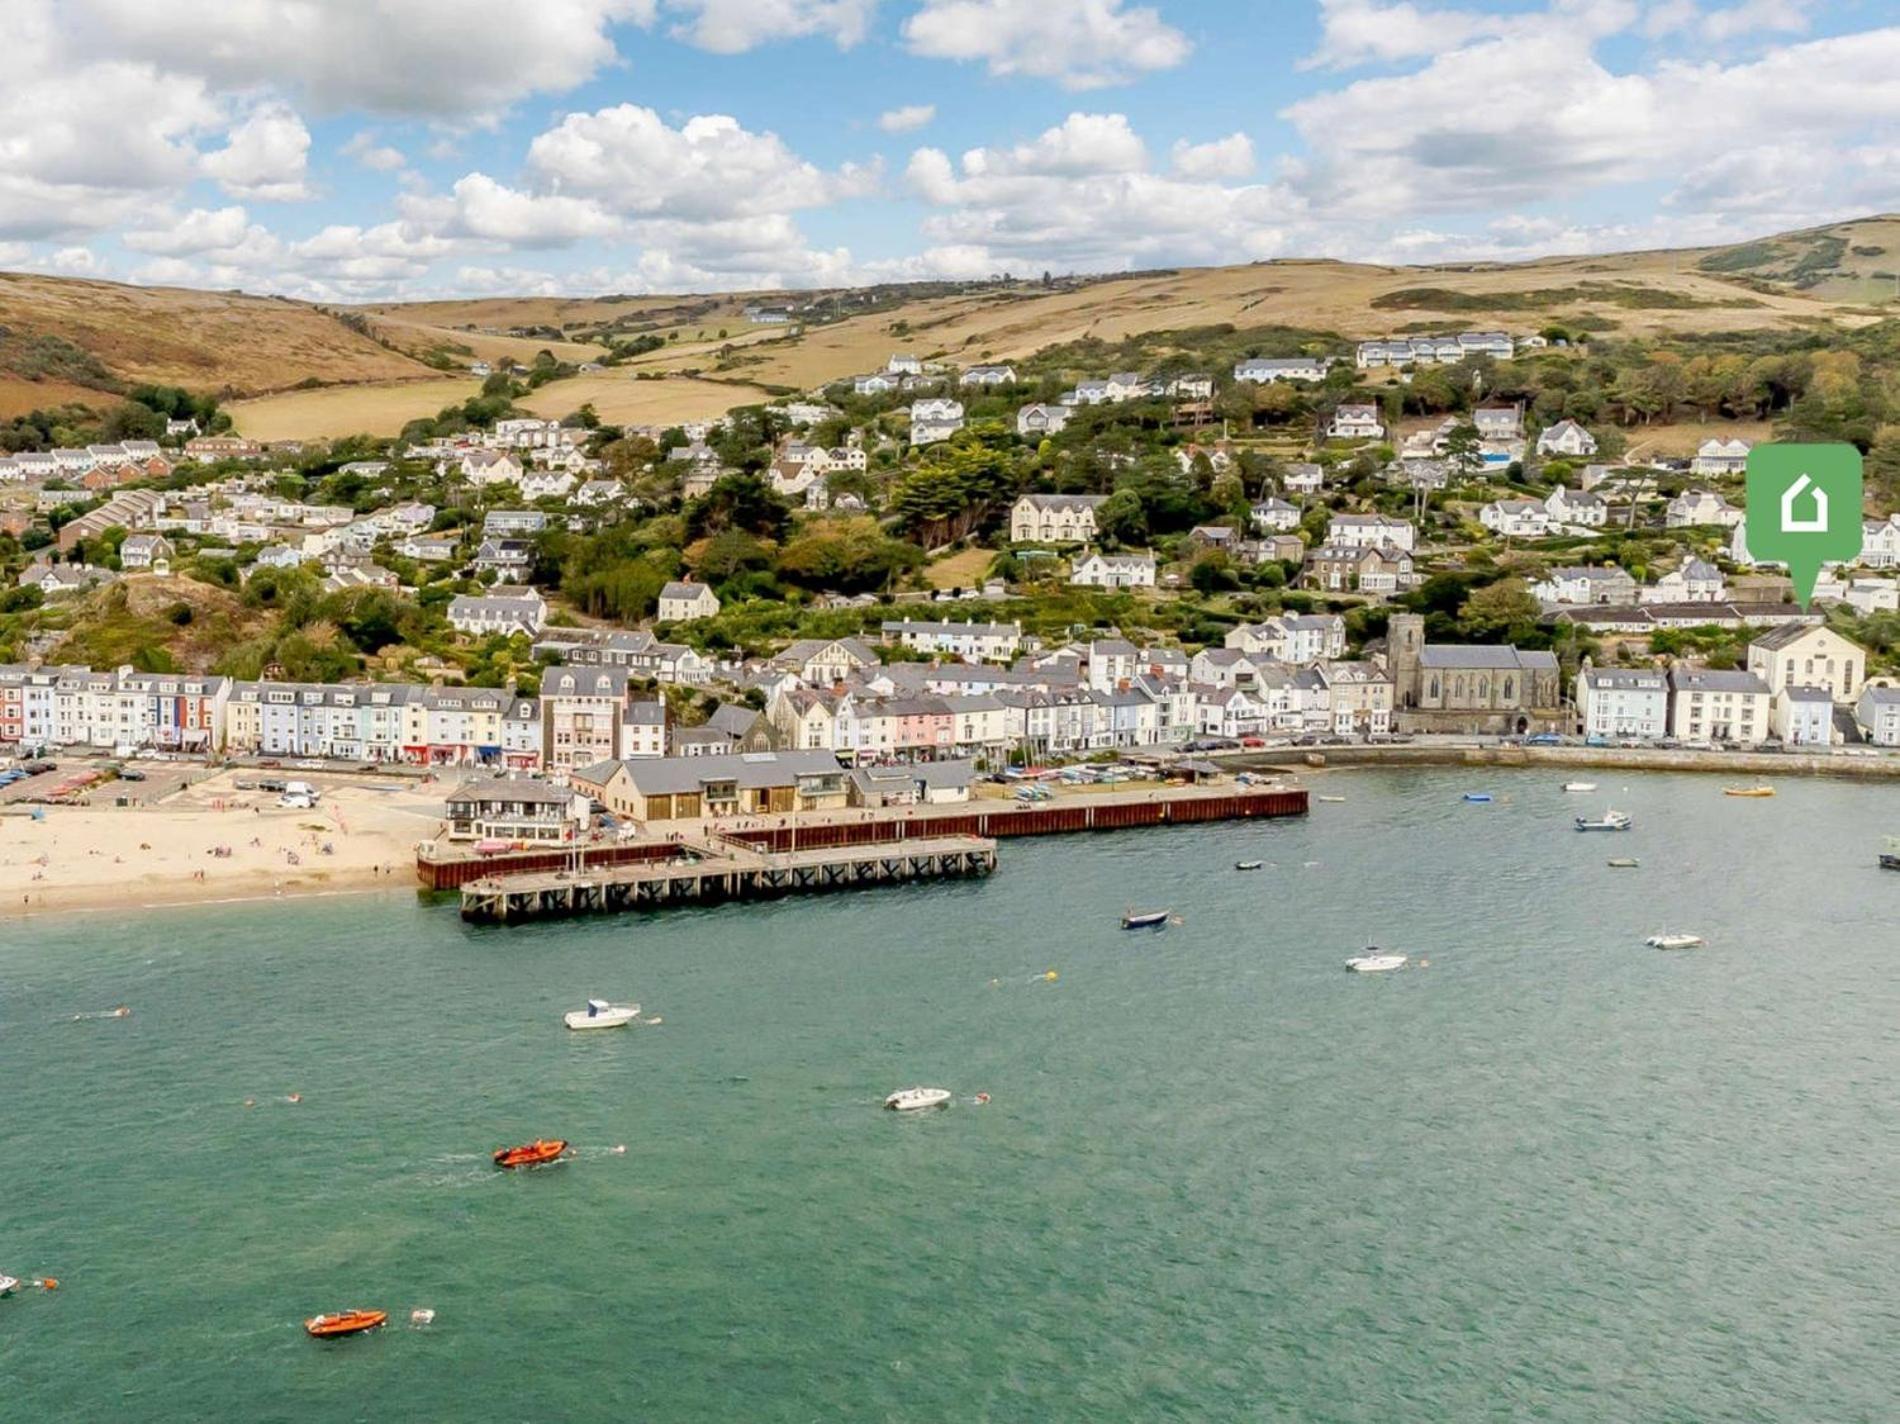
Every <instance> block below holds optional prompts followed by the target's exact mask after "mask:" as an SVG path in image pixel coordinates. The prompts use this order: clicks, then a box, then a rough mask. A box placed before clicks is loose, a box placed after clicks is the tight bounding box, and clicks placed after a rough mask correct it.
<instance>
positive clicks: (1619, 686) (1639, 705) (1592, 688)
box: [1577, 661, 1669, 739]
mask: <svg viewBox="0 0 1900 1424" xmlns="http://www.w3.org/2000/svg"><path fill="white" fill-rule="evenodd" d="M1577 718H1578V721H1579V722H1580V723H1581V724H1582V730H1583V732H1584V734H1585V735H1586V736H1592V737H1643V738H1652V739H1653V738H1657V737H1662V736H1666V735H1667V734H1668V730H1669V679H1668V678H1666V677H1664V676H1663V674H1662V673H1661V672H1660V671H1658V670H1656V669H1654V668H1600V667H1592V666H1591V665H1590V664H1589V663H1588V662H1587V661H1586V662H1585V663H1584V665H1583V668H1582V670H1581V671H1579V672H1578V674H1577Z"/></svg>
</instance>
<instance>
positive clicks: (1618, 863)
mask: <svg viewBox="0 0 1900 1424" xmlns="http://www.w3.org/2000/svg"><path fill="white" fill-rule="evenodd" d="M1639 864H1641V862H1640V861H1638V860H1637V859H1636V857H1635V856H1633V855H1619V856H1618V857H1616V859H1614V860H1612V861H1611V862H1610V869H1612V870H1634V869H1636V867H1637V866H1638V865H1639Z"/></svg>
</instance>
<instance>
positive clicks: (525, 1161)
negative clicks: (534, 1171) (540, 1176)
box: [495, 1137, 567, 1167]
mask: <svg viewBox="0 0 1900 1424" xmlns="http://www.w3.org/2000/svg"><path fill="white" fill-rule="evenodd" d="M566 1151H567V1139H566V1138H564V1137H552V1138H546V1139H543V1140H538V1141H535V1142H530V1143H529V1144H528V1145H527V1146H525V1147H501V1148H497V1149H496V1151H495V1165H496V1166H497V1167H539V1166H540V1165H541V1164H542V1163H543V1162H553V1161H556V1160H558V1159H559V1158H560V1156H561V1154H562V1153H564V1152H566Z"/></svg>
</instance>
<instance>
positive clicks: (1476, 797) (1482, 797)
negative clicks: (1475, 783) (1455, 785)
mask: <svg viewBox="0 0 1900 1424" xmlns="http://www.w3.org/2000/svg"><path fill="white" fill-rule="evenodd" d="M1490 799H1491V793H1490V792H1489V791H1467V792H1466V793H1465V800H1467V801H1469V802H1471V803H1472V804H1473V805H1474V806H1482V805H1483V804H1485V803H1486V802H1487V801H1489V800H1490Z"/></svg>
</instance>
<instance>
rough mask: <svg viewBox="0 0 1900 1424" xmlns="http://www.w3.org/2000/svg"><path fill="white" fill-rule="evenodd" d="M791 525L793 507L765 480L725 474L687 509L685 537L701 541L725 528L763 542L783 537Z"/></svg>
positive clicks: (753, 475) (745, 474) (750, 475)
mask: <svg viewBox="0 0 1900 1424" xmlns="http://www.w3.org/2000/svg"><path fill="white" fill-rule="evenodd" d="M791 522H792V510H791V506H790V505H788V504H786V503H785V501H784V500H782V499H780V498H779V497H778V495H777V494H776V493H774V492H773V490H772V487H771V486H770V485H768V484H767V483H766V482H765V480H764V478H763V477H762V476H760V475H758V474H757V473H754V472H751V471H744V472H741V473H739V474H732V475H724V476H722V477H721V478H719V479H718V480H715V481H714V482H713V487H712V488H711V489H710V490H708V491H707V492H706V493H705V495H704V496H703V497H701V498H699V499H696V500H694V501H693V502H692V503H691V504H689V505H688V506H687V507H686V534H687V537H688V538H689V539H702V538H705V537H706V536H708V535H711V534H717V533H719V532H720V531H722V530H725V529H742V530H744V531H745V532H746V533H748V534H755V535H757V536H758V537H759V538H761V539H772V540H778V539H780V538H783V537H784V534H785V530H786V528H787V527H788V526H789V525H790V524H791Z"/></svg>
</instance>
